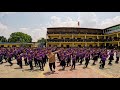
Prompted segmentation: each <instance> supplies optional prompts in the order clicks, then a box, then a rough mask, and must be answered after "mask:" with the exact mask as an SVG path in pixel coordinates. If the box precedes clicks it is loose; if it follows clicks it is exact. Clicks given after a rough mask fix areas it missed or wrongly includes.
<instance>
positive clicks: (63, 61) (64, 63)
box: [60, 54, 66, 70]
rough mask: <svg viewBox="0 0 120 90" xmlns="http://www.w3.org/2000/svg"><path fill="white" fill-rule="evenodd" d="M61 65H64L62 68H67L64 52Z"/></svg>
mask: <svg viewBox="0 0 120 90" xmlns="http://www.w3.org/2000/svg"><path fill="white" fill-rule="evenodd" d="M60 58H61V66H62V70H65V65H66V62H65V59H66V58H65V55H64V54H62V55H61V57H60Z"/></svg>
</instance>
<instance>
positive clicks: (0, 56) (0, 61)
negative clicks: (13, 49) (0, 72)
mask: <svg viewBox="0 0 120 90" xmlns="http://www.w3.org/2000/svg"><path fill="white" fill-rule="evenodd" d="M2 60H3V58H2V52H1V51H0V64H2V63H3V61H2Z"/></svg>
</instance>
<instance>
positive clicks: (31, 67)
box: [29, 61, 33, 70]
mask: <svg viewBox="0 0 120 90" xmlns="http://www.w3.org/2000/svg"><path fill="white" fill-rule="evenodd" d="M29 65H30V69H31V70H32V69H33V64H32V61H29Z"/></svg>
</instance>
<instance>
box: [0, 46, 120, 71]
mask: <svg viewBox="0 0 120 90" xmlns="http://www.w3.org/2000/svg"><path fill="white" fill-rule="evenodd" d="M115 53H116V59H115V63H118V62H119V58H120V50H114V49H112V50H108V49H105V48H103V49H100V48H56V47H45V48H23V47H19V48H16V47H12V48H0V64H2V63H3V60H5V61H6V62H8V63H10V65H11V66H12V65H13V63H12V60H17V64H18V65H19V66H20V68H23V64H22V63H23V61H24V63H25V65H26V66H28V65H29V66H30V70H33V67H39V68H40V70H41V71H44V67H45V64H46V62H47V61H48V60H49V67H50V70H51V71H52V66H53V68H54V69H55V61H56V60H55V59H56V58H55V54H57V57H58V60H59V62H60V66H62V69H63V70H65V67H66V66H67V67H69V66H71V69H75V66H76V63H79V64H80V65H82V64H83V61H85V68H86V67H87V66H88V64H89V62H90V60H93V63H92V65H96V61H98V58H100V67H99V68H100V69H103V68H104V66H105V62H106V60H107V58H108V60H109V63H108V65H112V61H113V60H114V55H115ZM33 62H34V65H35V66H33Z"/></svg>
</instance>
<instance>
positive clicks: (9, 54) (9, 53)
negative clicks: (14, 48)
mask: <svg viewBox="0 0 120 90" xmlns="http://www.w3.org/2000/svg"><path fill="white" fill-rule="evenodd" d="M11 59H12V54H11V52H10V51H9V52H8V63H10V65H11V66H12V65H13V63H12V62H11V61H12V60H11Z"/></svg>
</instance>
